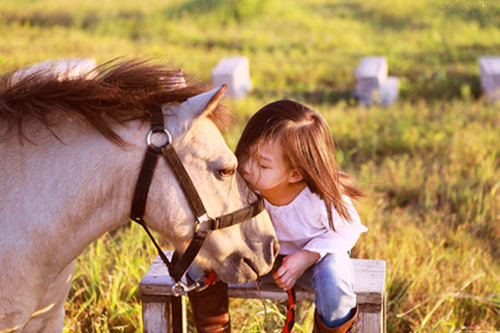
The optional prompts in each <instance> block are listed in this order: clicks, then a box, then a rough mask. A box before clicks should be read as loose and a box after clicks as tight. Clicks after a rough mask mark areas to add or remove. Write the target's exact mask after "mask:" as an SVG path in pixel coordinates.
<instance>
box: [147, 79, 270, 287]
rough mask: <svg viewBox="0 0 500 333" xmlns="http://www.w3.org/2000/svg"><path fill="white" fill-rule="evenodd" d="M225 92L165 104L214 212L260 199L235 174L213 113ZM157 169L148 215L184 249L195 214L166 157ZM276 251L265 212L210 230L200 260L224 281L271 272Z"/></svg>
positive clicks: (178, 144)
mask: <svg viewBox="0 0 500 333" xmlns="http://www.w3.org/2000/svg"><path fill="white" fill-rule="evenodd" d="M223 91H224V88H219V89H214V90H212V91H209V92H206V93H203V94H201V95H197V96H194V97H192V98H190V99H188V100H187V101H185V102H183V103H182V104H169V105H164V107H163V113H164V117H165V124H166V128H167V130H168V131H169V132H170V133H171V135H172V140H173V146H174V148H175V150H176V152H177V154H178V155H179V157H180V159H181V161H182V164H183V166H184V168H185V169H186V170H187V172H188V174H189V175H190V177H191V179H192V180H193V183H194V185H195V187H196V189H197V191H198V193H199V196H200V197H201V199H202V201H203V203H204V205H205V207H206V209H207V211H208V213H209V214H210V215H211V216H220V215H224V214H227V213H231V212H234V211H237V210H239V209H242V208H244V207H247V206H248V205H249V204H250V203H251V202H253V201H255V200H256V196H255V194H253V193H252V192H251V191H250V189H249V188H248V187H247V186H246V184H245V182H244V181H243V179H242V178H241V176H240V175H239V174H238V173H237V171H236V169H237V160H236V157H235V155H234V154H233V153H232V152H231V150H230V149H229V148H228V146H227V145H226V143H225V141H224V139H223V137H222V134H221V133H220V131H219V129H218V128H217V126H216V124H215V123H214V122H213V120H212V117H210V116H211V113H212V112H213V110H214V109H215V106H216V105H217V104H218V102H219V99H220V98H221V96H222V95H223ZM156 170H157V171H156V172H155V175H154V178H153V182H152V185H151V190H150V197H149V199H148V205H147V208H146V215H145V220H146V221H148V224H149V225H150V226H151V227H152V228H153V229H155V230H157V231H158V232H160V233H161V234H163V235H165V236H166V237H167V238H168V239H169V240H170V241H171V242H172V244H174V246H175V247H176V249H177V250H179V251H180V252H181V253H182V252H183V251H185V249H186V247H187V245H188V244H189V241H190V240H191V239H192V237H193V235H194V224H195V217H194V216H193V214H192V212H191V210H190V207H189V204H188V201H187V198H186V197H185V196H184V194H183V192H182V190H181V188H180V186H179V184H178V183H177V181H176V179H175V177H174V175H173V173H172V172H171V170H170V168H169V166H168V165H167V164H166V162H165V161H164V160H163V159H161V160H160V161H159V162H158V166H157V169H156ZM173 203H175V204H173ZM277 250H278V243H277V239H276V235H275V233H274V229H273V227H272V224H271V221H270V219H269V216H268V215H267V213H266V212H265V211H264V212H263V213H261V214H259V215H257V216H256V217H255V218H253V219H251V220H248V221H246V222H243V223H240V224H236V225H233V226H231V227H227V228H224V229H219V230H216V231H214V232H212V233H211V234H209V235H208V236H207V238H206V241H205V243H204V245H203V247H202V248H201V251H200V253H199V254H198V256H197V257H196V262H198V263H199V264H200V265H201V266H202V267H205V268H208V269H212V270H214V271H215V272H216V273H217V274H218V276H219V277H220V278H221V279H222V280H224V281H226V282H229V283H242V282H248V281H252V280H255V279H256V278H257V276H258V275H262V274H265V273H267V272H269V271H270V269H271V267H272V264H273V261H274V258H275V256H276V255H277Z"/></svg>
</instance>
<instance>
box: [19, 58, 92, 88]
mask: <svg viewBox="0 0 500 333" xmlns="http://www.w3.org/2000/svg"><path fill="white" fill-rule="evenodd" d="M96 66H97V65H96V61H95V59H93V58H62V59H52V60H46V61H43V62H39V63H37V64H34V65H32V66H29V67H27V68H25V69H23V70H21V71H19V72H17V73H16V75H15V76H14V77H13V78H12V82H13V83H15V82H18V81H19V80H21V79H22V78H24V77H26V76H28V75H30V74H33V73H36V72H42V71H43V72H46V73H50V74H57V78H58V80H60V81H62V80H66V79H76V78H82V77H83V78H89V79H90V78H93V77H94V76H95V74H96V73H95V71H94V69H95V68H96Z"/></svg>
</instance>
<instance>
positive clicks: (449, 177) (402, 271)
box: [0, 0, 500, 332]
mask: <svg viewBox="0 0 500 333" xmlns="http://www.w3.org/2000/svg"><path fill="white" fill-rule="evenodd" d="M499 40H500V4H499V3H497V2H493V1H490V0H484V1H462V0H453V1H451V0H440V1H429V0H416V1H412V2H408V1H403V0H379V1H362V0H352V1H349V2H345V1H340V0H331V1H320V0H301V1H299V0H291V1H286V2H283V1H282V2H279V1H275V0H273V1H262V0H244V1H234V0H227V1H212V0H207V1H200V0H182V1H173V0H168V1H163V0H161V1H160V0H146V1H141V2H138V1H132V0H126V1H124V0H121V1H118V0H108V1H98V0H87V1H82V0H77V1H72V2H61V1H58V0H38V1H33V0H20V1H7V0H0V70H1V71H2V72H6V71H10V70H12V69H14V68H17V67H21V66H25V65H28V64H31V63H34V62H38V61H42V60H45V59H47V58H61V57H93V58H96V59H97V61H98V62H99V63H100V62H103V61H106V60H109V59H111V58H114V57H118V56H125V57H135V56H141V57H153V58H154V61H156V62H162V63H168V64H171V65H172V66H173V67H182V68H184V70H185V71H186V72H187V73H191V74H194V75H195V76H197V77H198V78H199V79H201V80H205V81H208V80H210V69H211V68H213V67H214V66H215V65H216V64H217V62H218V61H219V60H220V59H221V58H222V57H225V56H229V55H235V54H237V55H244V56H247V57H249V59H250V66H251V68H250V71H251V76H252V80H253V86H254V90H253V92H252V93H251V94H250V95H248V96H247V97H245V98H244V99H242V100H237V101H232V102H228V104H229V105H230V107H231V108H232V110H233V112H234V114H235V115H236V124H235V127H234V128H233V129H231V130H230V131H229V132H227V133H226V134H225V137H226V139H227V141H228V143H229V145H230V147H232V148H234V147H235V145H236V142H237V140H238V137H239V135H240V133H241V130H242V128H243V126H244V124H245V122H246V121H247V120H248V118H249V116H250V115H251V114H253V113H254V112H255V111H256V110H257V109H258V108H260V107H261V106H263V105H264V104H266V103H268V102H270V101H272V100H275V99H279V98H293V99H297V100H299V101H302V102H304V103H306V104H308V105H310V106H312V107H314V108H316V109H317V110H319V111H320V112H321V113H322V114H323V115H324V116H325V118H326V119H327V121H328V122H329V124H330V126H331V129H332V135H333V137H334V139H335V141H336V143H337V146H338V152H337V157H338V159H339V161H340V164H341V166H342V168H343V169H345V170H346V171H348V172H349V173H351V174H353V175H354V176H355V177H356V178H357V179H358V182H359V184H360V185H361V187H362V188H363V189H364V190H365V191H366V192H367V194H368V197H367V198H365V199H363V200H361V201H360V202H358V203H357V204H356V206H357V208H358V210H359V212H360V215H361V216H362V219H363V222H364V224H365V225H367V226H368V228H369V232H368V233H366V234H364V235H363V236H362V237H361V239H360V241H359V243H358V245H357V246H356V248H355V249H354V252H353V255H354V256H355V257H360V258H373V259H384V260H386V261H387V267H388V271H387V274H388V276H387V283H386V288H387V292H388V299H387V301H388V302H387V306H388V308H387V328H388V331H389V332H495V331H500V276H499V275H500V273H499V272H500V263H499V258H500V246H499V244H500V226H499V222H500V221H499V220H500V199H499V198H500V196H499V191H500V189H499V187H500V170H499V165H500V163H499V157H500V148H499V147H500V134H499V133H500V119H499V118H500V114H499V113H498V106H494V105H488V104H486V103H485V101H484V98H483V96H482V95H481V90H480V85H479V79H478V76H479V66H478V57H480V56H483V55H500V43H499V42H498V41H499ZM370 55H385V56H387V58H388V64H389V73H390V74H391V75H395V76H397V77H399V78H400V82H401V86H400V101H399V102H398V103H397V104H396V105H394V106H392V107H389V108H379V107H371V108H364V107H360V106H358V105H357V104H356V103H355V101H354V99H353V98H352V97H351V91H352V90H353V89H354V85H355V80H354V75H353V71H354V69H355V68H356V66H357V65H358V63H359V60H360V59H361V58H362V57H364V56H370ZM166 245H167V246H168V244H166ZM154 256H155V253H154V251H153V249H152V247H150V245H149V244H148V242H147V240H146V239H145V237H144V235H143V234H142V232H141V231H140V230H139V229H138V228H136V227H135V226H132V227H131V228H123V229H119V230H118V231H117V232H116V233H115V234H113V235H112V236H111V235H107V236H104V237H103V238H101V239H99V240H98V241H96V242H95V243H94V244H92V246H90V247H89V248H88V249H87V250H86V251H85V252H84V254H83V255H82V256H81V257H80V258H79V259H78V263H77V268H76V273H75V278H74V283H73V289H72V290H71V293H70V296H69V298H68V301H67V303H66V311H67V317H66V324H65V331H66V332H136V331H139V332H140V331H141V330H142V328H141V311H140V297H139V295H138V284H139V281H140V279H141V277H142V276H143V275H144V274H145V272H146V270H147V268H148V266H149V264H150V263H151V261H152V260H153V258H154ZM265 308H266V313H264V306H263V305H262V303H261V302H260V301H258V300H256V301H244V302H243V301H241V300H237V299H234V300H231V316H232V319H233V328H234V331H235V332H272V331H279V327H280V326H281V324H282V320H283V313H284V305H283V304H281V303H277V302H271V301H265ZM299 309H300V310H299V314H298V325H297V327H296V330H297V331H298V332H300V331H302V332H309V331H310V330H311V325H312V313H313V306H312V305H311V304H309V303H306V302H303V303H301V304H299ZM191 329H192V327H191Z"/></svg>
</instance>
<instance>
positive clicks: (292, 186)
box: [236, 100, 367, 332]
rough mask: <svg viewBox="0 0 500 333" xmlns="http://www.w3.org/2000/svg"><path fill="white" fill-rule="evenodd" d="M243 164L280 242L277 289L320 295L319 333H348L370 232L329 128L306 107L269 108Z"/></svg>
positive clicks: (249, 139)
mask: <svg viewBox="0 0 500 333" xmlns="http://www.w3.org/2000/svg"><path fill="white" fill-rule="evenodd" d="M236 156H237V157H238V161H239V168H240V172H241V174H242V176H243V178H245V180H246V181H247V182H248V184H249V185H250V186H251V187H252V188H253V189H254V190H255V191H258V192H260V194H261V195H262V196H263V197H264V199H265V205H266V209H267V211H268V213H269V215H270V216H271V220H272V222H273V225H274V228H275V230H276V235H277V236H278V240H279V242H280V255H281V256H280V257H279V260H278V261H281V264H280V266H279V268H278V269H277V271H276V272H275V273H274V274H273V275H272V277H273V278H274V280H275V281H276V284H277V285H278V286H279V287H281V288H283V289H285V290H288V289H290V288H292V287H293V286H294V285H296V284H297V285H300V286H303V287H305V288H312V289H314V292H315V297H316V298H315V305H316V313H315V321H314V326H315V330H314V331H315V332H346V331H347V330H348V329H349V328H350V327H351V325H352V323H353V321H354V318H355V316H356V314H357V306H356V295H355V294H354V292H353V282H354V272H353V267H352V264H351V261H350V259H349V252H350V250H351V248H352V247H353V246H354V244H355V243H356V241H357V239H358V237H359V235H360V234H361V233H362V232H364V231H366V230H367V229H366V228H365V227H364V226H363V225H361V223H360V220H359V216H358V214H357V213H356V210H355V209H354V207H353V205H352V203H351V200H350V198H357V197H360V196H361V195H362V193H361V192H360V191H359V190H357V189H356V188H354V187H353V186H352V185H350V184H349V177H348V176H347V175H346V174H344V173H342V172H340V171H339V170H338V167H337V162H336V159H335V148H334V144H333V140H332V136H331V133H330V130H329V128H328V124H327V123H326V121H325V120H324V119H323V117H321V115H320V114H319V113H317V112H315V111H313V110H311V109H309V108H308V107H306V106H304V105H302V104H300V103H298V102H294V101H290V100H281V101H277V102H274V103H271V104H268V105H266V106H264V107H263V108H262V109H260V110H259V111H258V112H257V113H256V114H255V115H254V116H253V117H252V118H251V119H250V120H249V122H248V124H247V125H246V127H245V129H244V131H243V134H242V136H241V138H240V141H239V143H238V145H237V147H236Z"/></svg>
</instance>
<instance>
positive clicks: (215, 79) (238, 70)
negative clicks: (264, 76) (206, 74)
mask: <svg viewBox="0 0 500 333" xmlns="http://www.w3.org/2000/svg"><path fill="white" fill-rule="evenodd" d="M212 83H213V85H214V86H220V85H221V84H226V85H227V88H228V89H227V91H226V95H227V96H230V97H233V98H241V97H243V96H245V94H246V93H247V92H249V91H250V90H251V89H252V82H251V81H250V71H249V61H248V58H246V57H240V56H235V57H226V58H224V59H222V60H221V61H219V63H218V64H217V66H215V67H214V69H213V70H212Z"/></svg>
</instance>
